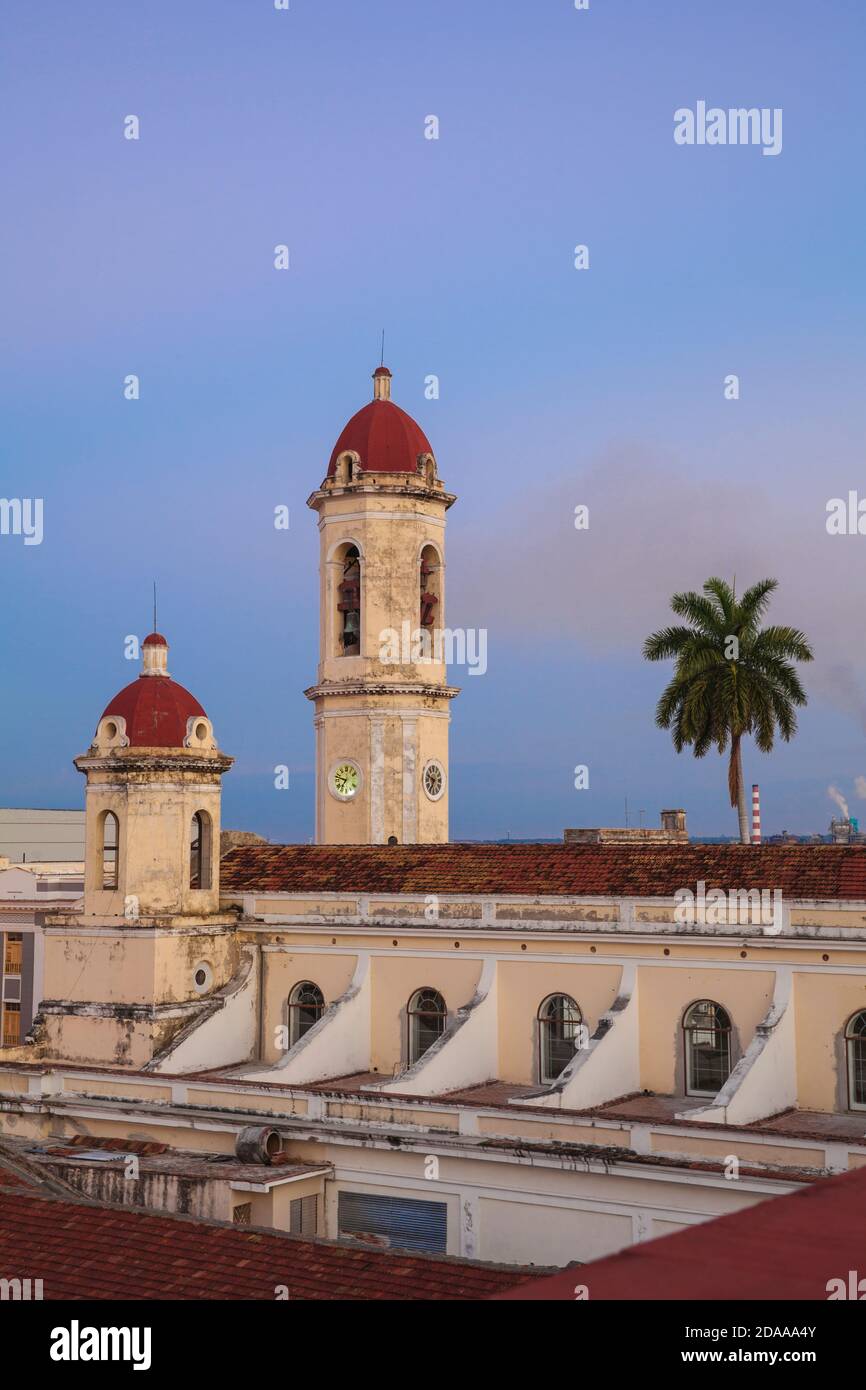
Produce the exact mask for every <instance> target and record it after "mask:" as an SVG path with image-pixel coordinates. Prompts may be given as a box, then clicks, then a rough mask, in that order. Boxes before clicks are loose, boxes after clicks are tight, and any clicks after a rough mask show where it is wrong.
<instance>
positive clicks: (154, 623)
mask: <svg viewBox="0 0 866 1390" xmlns="http://www.w3.org/2000/svg"><path fill="white" fill-rule="evenodd" d="M156 630H157V629H156V580H155V579H154V581H153V631H154V632H156Z"/></svg>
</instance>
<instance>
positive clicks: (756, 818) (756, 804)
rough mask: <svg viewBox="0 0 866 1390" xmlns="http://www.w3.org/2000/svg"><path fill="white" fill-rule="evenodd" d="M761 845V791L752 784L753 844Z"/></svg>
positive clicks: (755, 784) (756, 785) (755, 783)
mask: <svg viewBox="0 0 866 1390" xmlns="http://www.w3.org/2000/svg"><path fill="white" fill-rule="evenodd" d="M760 843H761V789H760V787H759V786H758V784H757V782H753V783H752V844H753V845H759V844H760Z"/></svg>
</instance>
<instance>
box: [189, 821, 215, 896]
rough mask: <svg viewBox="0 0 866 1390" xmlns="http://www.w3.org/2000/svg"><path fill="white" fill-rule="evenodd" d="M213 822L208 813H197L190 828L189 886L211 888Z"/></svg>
mask: <svg viewBox="0 0 866 1390" xmlns="http://www.w3.org/2000/svg"><path fill="white" fill-rule="evenodd" d="M210 826H211V820H210V816H209V815H208V814H207V811H196V813H195V815H194V816H193V818H192V820H191V821H190V827H189V886H190V888H210V864H211V834H210Z"/></svg>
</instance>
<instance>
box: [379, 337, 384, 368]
mask: <svg viewBox="0 0 866 1390" xmlns="http://www.w3.org/2000/svg"><path fill="white" fill-rule="evenodd" d="M384 365H385V330H384V328H383V329H382V352H381V355H380V357H379V366H380V367H384Z"/></svg>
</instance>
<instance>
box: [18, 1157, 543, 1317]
mask: <svg viewBox="0 0 866 1390" xmlns="http://www.w3.org/2000/svg"><path fill="white" fill-rule="evenodd" d="M269 1171H273V1170H269ZM533 1273H534V1271H532V1270H529V1269H526V1268H517V1267H512V1266H507V1267H506V1266H503V1265H489V1264H481V1263H478V1262H475V1261H471V1260H461V1259H453V1258H450V1257H447V1256H437V1255H417V1254H409V1253H402V1252H397V1251H393V1250H377V1249H371V1248H367V1247H359V1246H355V1245H344V1244H339V1243H337V1242H335V1241H328V1240H318V1239H316V1240H313V1239H309V1238H303V1237H299V1236H290V1235H288V1234H286V1233H284V1232H280V1231H270V1230H262V1229H257V1228H255V1227H239V1226H233V1225H229V1224H227V1223H225V1222H220V1221H207V1220H197V1219H193V1218H192V1217H187V1216H169V1215H164V1214H155V1213H152V1212H144V1211H141V1210H139V1209H138V1208H129V1207H127V1208H121V1207H117V1206H112V1205H109V1204H107V1203H104V1202H94V1201H88V1200H86V1199H84V1198H78V1197H75V1196H73V1195H71V1194H70V1195H69V1196H68V1197H67V1196H65V1195H62V1194H61V1192H60V1191H59V1189H58V1187H57V1186H56V1185H54V1184H52V1185H50V1186H49V1185H47V1184H46V1183H45V1182H44V1181H42V1179H41V1175H40V1173H39V1171H38V1167H37V1166H36V1165H34V1164H33V1163H32V1162H30V1163H28V1162H27V1161H21V1160H20V1159H19V1158H17V1157H16V1158H11V1159H10V1158H9V1157H8V1156H6V1155H5V1154H0V1277H5V1278H11V1277H13V1276H14V1277H15V1278H19V1279H22V1280H23V1279H28V1278H29V1279H41V1280H42V1281H43V1296H44V1298H45V1299H46V1300H52V1299H67V1298H69V1299H76V1300H80V1299H172V1300H197V1299H232V1300H235V1299H240V1300H256V1299H261V1300H267V1301H269V1302H273V1301H274V1299H275V1298H276V1297H277V1296H278V1295H277V1290H279V1289H282V1288H285V1289H286V1290H287V1292H288V1297H289V1298H290V1299H291V1300H296V1299H299V1300H321V1299H327V1300H335V1299H337V1300H343V1299H344V1300H350V1299H351V1300H359V1299H360V1300H379V1301H381V1300H400V1301H403V1300H415V1299H423V1300H451V1301H453V1300H461V1299H473V1300H477V1299H485V1298H489V1297H490V1296H491V1295H493V1294H495V1293H499V1292H502V1291H503V1290H505V1289H508V1288H513V1287H514V1286H515V1285H517V1284H519V1283H524V1282H526V1280H527V1279H528V1278H529V1277H530V1276H531V1275H532V1274H533ZM283 1296H285V1295H283Z"/></svg>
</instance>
